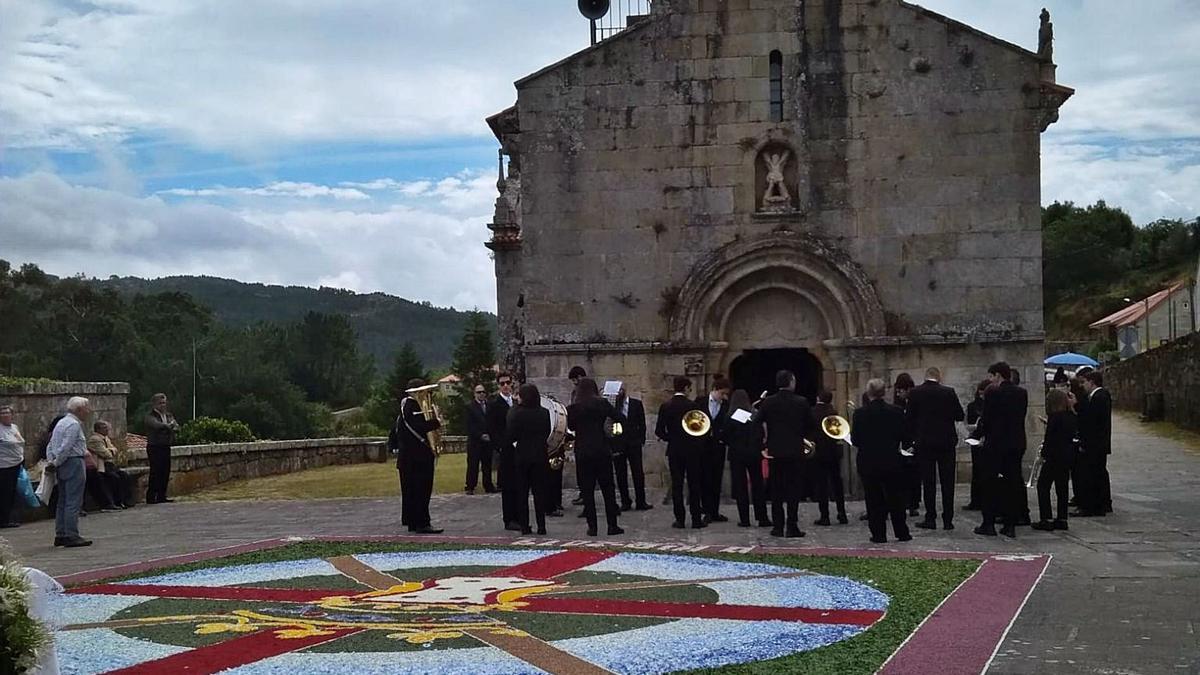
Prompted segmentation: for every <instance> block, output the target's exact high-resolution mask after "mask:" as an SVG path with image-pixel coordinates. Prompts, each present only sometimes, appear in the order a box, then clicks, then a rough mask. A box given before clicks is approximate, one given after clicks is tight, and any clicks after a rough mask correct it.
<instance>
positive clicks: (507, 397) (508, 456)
mask: <svg viewBox="0 0 1200 675" xmlns="http://www.w3.org/2000/svg"><path fill="white" fill-rule="evenodd" d="M496 384H497V385H498V386H499V387H500V391H499V392H498V393H497V394H496V395H495V396H493V397H492V400H491V401H489V402H488V407H487V428H488V436H489V437H491V438H492V440H493V442H495V443H496V444H497V445H498V446H499V447H497V451H498V453H499V455H500V457H499V459H500V470H499V472H498V477H499V479H500V508H501V517H502V518H503V519H504V529H506V530H512V531H514V532H517V531H520V529H521V524H520V523H518V522H517V491H516V487H517V484H516V481H511V480H509V479H508V478H509V476H511V475H512V473H513V471H515V470H516V466H515V465H514V464H513V460H514V452H515V450H514V449H513V446H512V443H509V441H508V411H510V410H512V407H513V403H514V401H513V378H512V375H509V374H508V373H500V374H499V375H498V376H496Z"/></svg>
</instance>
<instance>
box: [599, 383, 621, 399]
mask: <svg viewBox="0 0 1200 675" xmlns="http://www.w3.org/2000/svg"><path fill="white" fill-rule="evenodd" d="M622 384H623V383H622V382H621V381H619V380H609V381H608V382H605V383H604V394H603V395H604V396H605V397H608V398H615V397H616V395H617V394H618V393H619V392H620V391H621V385H622Z"/></svg>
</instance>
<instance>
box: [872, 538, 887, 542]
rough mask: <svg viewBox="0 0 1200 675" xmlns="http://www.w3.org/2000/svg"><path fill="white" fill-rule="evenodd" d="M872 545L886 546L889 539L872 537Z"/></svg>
mask: <svg viewBox="0 0 1200 675" xmlns="http://www.w3.org/2000/svg"><path fill="white" fill-rule="evenodd" d="M871 543H872V544H886V543H887V537H871Z"/></svg>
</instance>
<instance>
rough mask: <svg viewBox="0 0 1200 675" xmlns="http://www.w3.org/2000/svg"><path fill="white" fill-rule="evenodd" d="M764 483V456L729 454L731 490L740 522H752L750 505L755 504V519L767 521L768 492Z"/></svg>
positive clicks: (762, 521) (761, 521)
mask: <svg viewBox="0 0 1200 675" xmlns="http://www.w3.org/2000/svg"><path fill="white" fill-rule="evenodd" d="M764 487H765V486H764V485H763V475H762V457H761V456H759V457H753V458H749V457H738V456H737V455H735V454H733V453H730V455H729V491H730V492H732V493H733V498H734V500H735V501H737V509H738V522H741V523H748V522H750V505H751V504H753V505H754V519H755V520H757V521H758V522H760V523H765V522H767V492H766V490H765V489H764Z"/></svg>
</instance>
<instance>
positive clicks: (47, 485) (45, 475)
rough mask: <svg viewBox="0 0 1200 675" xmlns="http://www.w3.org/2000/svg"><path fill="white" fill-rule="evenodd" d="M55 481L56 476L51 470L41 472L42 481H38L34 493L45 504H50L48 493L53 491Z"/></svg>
mask: <svg viewBox="0 0 1200 675" xmlns="http://www.w3.org/2000/svg"><path fill="white" fill-rule="evenodd" d="M55 482H56V476H55V473H54V472H53V471H43V472H42V482H40V483H38V486H37V492H35V493H34V494H36V495H37V498H38V501H40V502H41V503H43V504H45V505H46V506H50V495H51V494H52V493H53V492H54V483H55Z"/></svg>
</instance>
